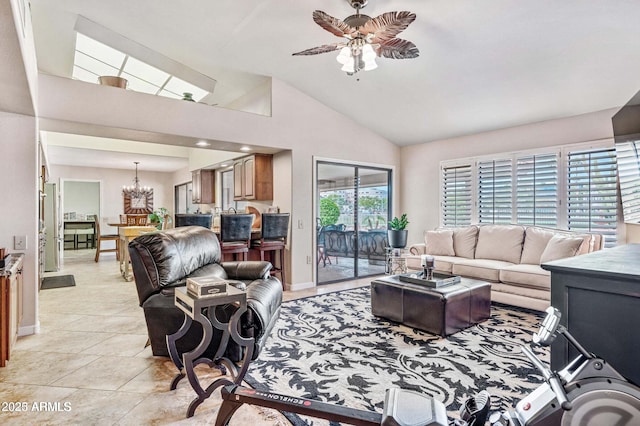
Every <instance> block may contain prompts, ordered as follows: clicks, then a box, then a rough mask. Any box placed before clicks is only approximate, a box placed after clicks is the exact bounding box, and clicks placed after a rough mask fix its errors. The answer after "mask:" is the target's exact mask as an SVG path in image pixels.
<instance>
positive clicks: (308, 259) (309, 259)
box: [307, 256, 311, 265]
mask: <svg viewBox="0 0 640 426" xmlns="http://www.w3.org/2000/svg"><path fill="white" fill-rule="evenodd" d="M307 265H311V256H307Z"/></svg>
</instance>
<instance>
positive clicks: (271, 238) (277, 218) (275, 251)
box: [251, 213, 289, 289]
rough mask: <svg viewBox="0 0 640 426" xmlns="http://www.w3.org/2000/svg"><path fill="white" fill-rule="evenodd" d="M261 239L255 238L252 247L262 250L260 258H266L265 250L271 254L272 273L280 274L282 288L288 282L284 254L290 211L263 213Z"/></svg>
mask: <svg viewBox="0 0 640 426" xmlns="http://www.w3.org/2000/svg"><path fill="white" fill-rule="evenodd" d="M260 229H261V232H260V239H259V240H253V241H252V243H251V248H253V249H255V250H259V251H260V260H264V255H265V252H269V254H270V256H271V264H272V265H273V268H271V274H272V275H275V274H279V275H280V281H282V288H283V289H284V285H285V282H286V278H285V264H284V258H285V256H284V254H285V247H286V245H287V237H288V236H289V213H263V214H262V226H261V228H260ZM276 255H278V258H279V265H278V266H277V267H276V264H275V262H274V261H275V256H276Z"/></svg>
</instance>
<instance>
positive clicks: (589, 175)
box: [441, 140, 640, 247]
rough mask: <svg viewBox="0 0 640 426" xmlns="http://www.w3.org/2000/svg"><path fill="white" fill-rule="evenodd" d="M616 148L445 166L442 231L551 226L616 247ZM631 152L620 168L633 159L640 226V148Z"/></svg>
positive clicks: (588, 146) (569, 149) (558, 150)
mask: <svg viewBox="0 0 640 426" xmlns="http://www.w3.org/2000/svg"><path fill="white" fill-rule="evenodd" d="M616 149H618V150H619V147H618V144H616ZM616 149H614V147H613V141H611V140H608V141H598V142H591V143H585V144H581V145H576V144H572V145H568V146H565V147H555V148H548V149H546V150H544V151H543V150H535V151H533V150H532V151H527V152H514V153H505V154H501V155H500V156H499V157H497V158H496V156H492V157H493V158H491V157H489V156H486V157H479V158H467V159H458V160H453V161H445V162H442V163H441V169H442V186H441V191H442V192H441V204H442V207H441V215H442V217H441V226H443V227H454V226H461V225H467V224H470V223H495V224H508V223H518V224H522V225H537V226H546V227H550V228H563V229H569V230H572V231H578V232H594V233H599V234H603V235H605V242H606V245H607V246H608V247H609V246H613V245H615V243H616V229H617V221H618V217H617V203H618V198H617V193H616V176H617V175H616ZM626 149H627V151H628V152H627V153H622V154H621V153H620V151H618V164H619V165H620V167H622V164H624V162H621V160H620V157H621V156H627V157H629V160H628V163H629V164H630V165H629V171H628V180H629V182H630V183H629V189H628V190H629V191H630V192H634V193H635V195H636V198H635V204H634V205H633V206H634V208H635V212H636V213H637V215H638V221H640V189H639V188H640V174H639V173H638V166H637V163H636V161H638V159H639V158H640V157H638V152H639V151H640V141H638V142H636V145H634V146H633V147H631V146H629V147H626ZM561 159H566V160H564V161H561ZM623 175H624V174H623V173H622V171H621V173H620V180H621V188H622V182H623V180H624V178H623ZM472 188H473V190H472Z"/></svg>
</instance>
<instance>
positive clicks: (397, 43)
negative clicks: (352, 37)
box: [375, 38, 420, 59]
mask: <svg viewBox="0 0 640 426" xmlns="http://www.w3.org/2000/svg"><path fill="white" fill-rule="evenodd" d="M375 51H376V53H377V54H378V56H383V57H385V58H390V59H411V58H417V57H418V56H420V51H419V50H418V48H417V47H416V45H415V44H413V43H412V42H410V41H408V40H402V39H401V38H394V39H391V40H387V41H384V42H382V43H380V45H379V46H378V47H377V48H376V49H375Z"/></svg>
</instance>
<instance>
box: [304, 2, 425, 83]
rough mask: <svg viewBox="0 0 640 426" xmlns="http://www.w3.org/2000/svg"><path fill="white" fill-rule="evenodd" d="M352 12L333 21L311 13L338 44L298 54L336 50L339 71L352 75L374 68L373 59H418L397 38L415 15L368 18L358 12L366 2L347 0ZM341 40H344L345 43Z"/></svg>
mask: <svg viewBox="0 0 640 426" xmlns="http://www.w3.org/2000/svg"><path fill="white" fill-rule="evenodd" d="M347 2H348V3H349V4H350V5H351V7H353V8H354V9H355V10H356V14H355V15H351V16H348V17H347V18H345V19H344V20H340V19H337V18H334V17H332V16H330V15H328V14H327V13H325V12H323V11H321V10H315V11H314V12H313V20H314V22H315V23H316V24H318V25H319V26H320V27H322V29H324V30H326V31H329V32H330V33H332V34H334V35H336V36H338V37H342V38H343V41H342V42H340V43H331V44H324V45H322V46H318V47H313V48H311V49H306V50H303V51H300V52H296V53H293V55H294V56H298V55H317V54H319V53H328V52H335V51H336V50H339V52H338V55H337V57H336V60H337V61H338V63H340V64H342V68H341V69H342V71H345V72H346V73H347V74H349V75H353V74H355V73H357V72H358V71H360V70H365V71H370V70H373V69H376V68H377V67H378V64H377V63H376V57H378V56H379V57H384V58H390V59H410V58H417V57H418V56H419V50H418V48H417V47H416V46H415V44H413V43H412V42H410V41H408V40H403V39H400V38H397V37H396V36H397V35H398V34H399V33H401V32H402V31H404V30H405V29H406V28H407V27H408V26H409V25H410V24H411V23H412V22H413V21H414V20H415V19H416V15H415V13H411V12H408V11H398V12H386V13H383V14H382V15H379V16H376V17H375V18H371V17H369V16H367V15H361V14H360V9H362V8H363V7H364V6H366V5H367V2H368V0H347ZM344 39H346V40H347V41H346V42H345V41H344Z"/></svg>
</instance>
